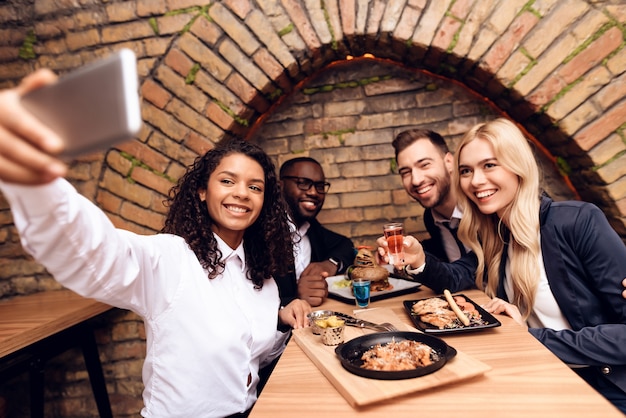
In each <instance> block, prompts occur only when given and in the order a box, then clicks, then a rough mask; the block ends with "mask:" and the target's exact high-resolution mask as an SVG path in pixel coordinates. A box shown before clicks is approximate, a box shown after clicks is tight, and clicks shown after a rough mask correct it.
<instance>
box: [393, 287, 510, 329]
mask: <svg viewBox="0 0 626 418" xmlns="http://www.w3.org/2000/svg"><path fill="white" fill-rule="evenodd" d="M453 296H462V297H464V298H465V300H467V301H468V302H470V303H471V304H472V305H474V307H475V308H476V310H477V311H478V313H480V316H481V317H482V319H483V321H484V324H483V325H476V324H470V326H467V327H465V326H462V327H460V328H444V329H439V328H437V327H436V326H434V325H431V324H427V323H426V322H422V321H421V320H420V318H419V316H418V315H415V314H414V313H413V309H412V308H413V305H414V304H415V303H416V302H419V301H420V300H425V299H431V298H424V299H415V300H405V301H403V304H404V309H405V310H406V312H407V314H408V315H409V317H410V318H411V321H413V324H414V325H415V326H416V327H417V328H418V329H420V330H422V331H423V332H425V333H428V334H455V333H464V332H473V331H480V330H484V329H489V328H495V327H499V326H500V325H502V324H501V323H500V321H498V320H497V319H496V318H495V317H494V316H493V315H491V314H490V313H489V312H487V311H486V310H484V309H483V308H481V307H480V305H478V304H477V303H476V302H474V301H473V300H471V299H470V298H468V297H467V296H465V295H464V294H462V293H458V294H455V295H453ZM434 297H438V298H441V299H445V297H444V296H434Z"/></svg>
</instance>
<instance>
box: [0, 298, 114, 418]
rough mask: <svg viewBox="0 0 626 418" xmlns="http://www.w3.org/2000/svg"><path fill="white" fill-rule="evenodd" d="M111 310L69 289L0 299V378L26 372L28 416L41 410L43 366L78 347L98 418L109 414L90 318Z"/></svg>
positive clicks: (41, 411)
mask: <svg viewBox="0 0 626 418" xmlns="http://www.w3.org/2000/svg"><path fill="white" fill-rule="evenodd" d="M110 309H112V307H111V306H109V305H106V304H104V303H101V302H97V301H95V300H93V299H86V298H83V297H81V296H79V295H77V294H76V293H74V292H71V291H69V290H59V291H49V292H40V293H35V294H32V295H28V296H17V297H15V298H13V299H10V300H4V301H0V378H2V379H6V378H9V377H11V376H14V375H16V374H19V373H23V372H26V371H28V372H29V374H30V387H31V389H30V390H31V393H30V399H31V416H33V417H40V416H41V417H42V416H43V413H44V407H43V400H44V397H43V396H44V367H45V363H46V362H47V361H48V360H49V359H51V358H52V357H54V356H56V355H58V354H60V353H62V352H63V351H66V350H68V349H69V348H72V347H81V348H82V351H83V356H84V358H85V365H86V367H87V371H88V373H89V380H90V382H91V387H92V389H93V392H94V396H95V398H96V404H97V406H98V411H99V413H100V416H101V417H110V416H112V412H111V406H110V404H109V398H108V395H107V392H106V384H105V381H104V374H103V372H102V365H101V363H100V358H99V356H98V347H97V345H96V340H95V338H94V334H93V329H92V327H91V325H90V323H89V320H90V319H91V318H94V317H96V316H98V315H100V314H102V313H104V312H107V311H109V310H110Z"/></svg>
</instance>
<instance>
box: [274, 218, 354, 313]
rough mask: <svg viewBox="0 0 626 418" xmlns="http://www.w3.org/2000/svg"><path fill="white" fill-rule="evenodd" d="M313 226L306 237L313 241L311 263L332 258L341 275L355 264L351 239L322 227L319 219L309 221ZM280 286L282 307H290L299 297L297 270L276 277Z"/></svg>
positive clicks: (293, 269)
mask: <svg viewBox="0 0 626 418" xmlns="http://www.w3.org/2000/svg"><path fill="white" fill-rule="evenodd" d="M309 223H310V224H311V226H310V227H309V230H308V231H307V233H306V235H307V236H308V237H309V240H310V241H311V263H316V262H320V261H325V260H328V259H329V258H330V257H333V258H335V259H336V260H337V261H339V262H340V269H339V270H338V271H337V274H341V273H343V272H344V271H346V269H347V268H348V267H349V266H350V265H351V264H352V263H353V262H354V257H355V255H356V250H355V249H354V244H353V243H352V240H351V239H350V238H347V237H345V236H343V235H340V234H338V233H336V232H333V231H331V230H330V229H327V228H325V227H323V226H322V224H320V223H319V221H318V220H317V219H313V220H312V221H309ZM274 279H275V280H276V284H277V285H278V293H279V295H280V304H281V306H286V305H288V304H289V303H290V302H291V301H292V300H294V299H296V298H297V297H298V282H297V280H296V273H295V268H294V267H292V272H291V273H290V274H287V275H285V276H282V277H275V278H274Z"/></svg>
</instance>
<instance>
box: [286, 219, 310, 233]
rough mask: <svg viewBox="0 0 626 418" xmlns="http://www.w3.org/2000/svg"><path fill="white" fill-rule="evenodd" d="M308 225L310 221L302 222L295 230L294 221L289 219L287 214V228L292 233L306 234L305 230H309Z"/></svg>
mask: <svg viewBox="0 0 626 418" xmlns="http://www.w3.org/2000/svg"><path fill="white" fill-rule="evenodd" d="M310 227H311V224H310V223H308V222H304V223H303V224H302V226H300V228H298V229H297V230H296V223H295V222H294V221H293V220H292V219H291V216H289V229H290V230H291V233H292V234H298V236H300V237H303V236H305V235H306V233H307V232H309V228H310Z"/></svg>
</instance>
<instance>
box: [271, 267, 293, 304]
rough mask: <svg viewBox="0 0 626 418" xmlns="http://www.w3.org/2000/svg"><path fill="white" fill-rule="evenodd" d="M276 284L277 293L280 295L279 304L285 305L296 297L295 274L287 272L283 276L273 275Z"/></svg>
mask: <svg viewBox="0 0 626 418" xmlns="http://www.w3.org/2000/svg"><path fill="white" fill-rule="evenodd" d="M274 281H276V285H277V286H278V295H279V296H280V306H287V305H289V304H290V303H291V301H293V300H294V299H296V298H297V297H298V282H297V281H296V274H295V273H293V272H292V273H289V274H286V275H284V276H278V277H274Z"/></svg>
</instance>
